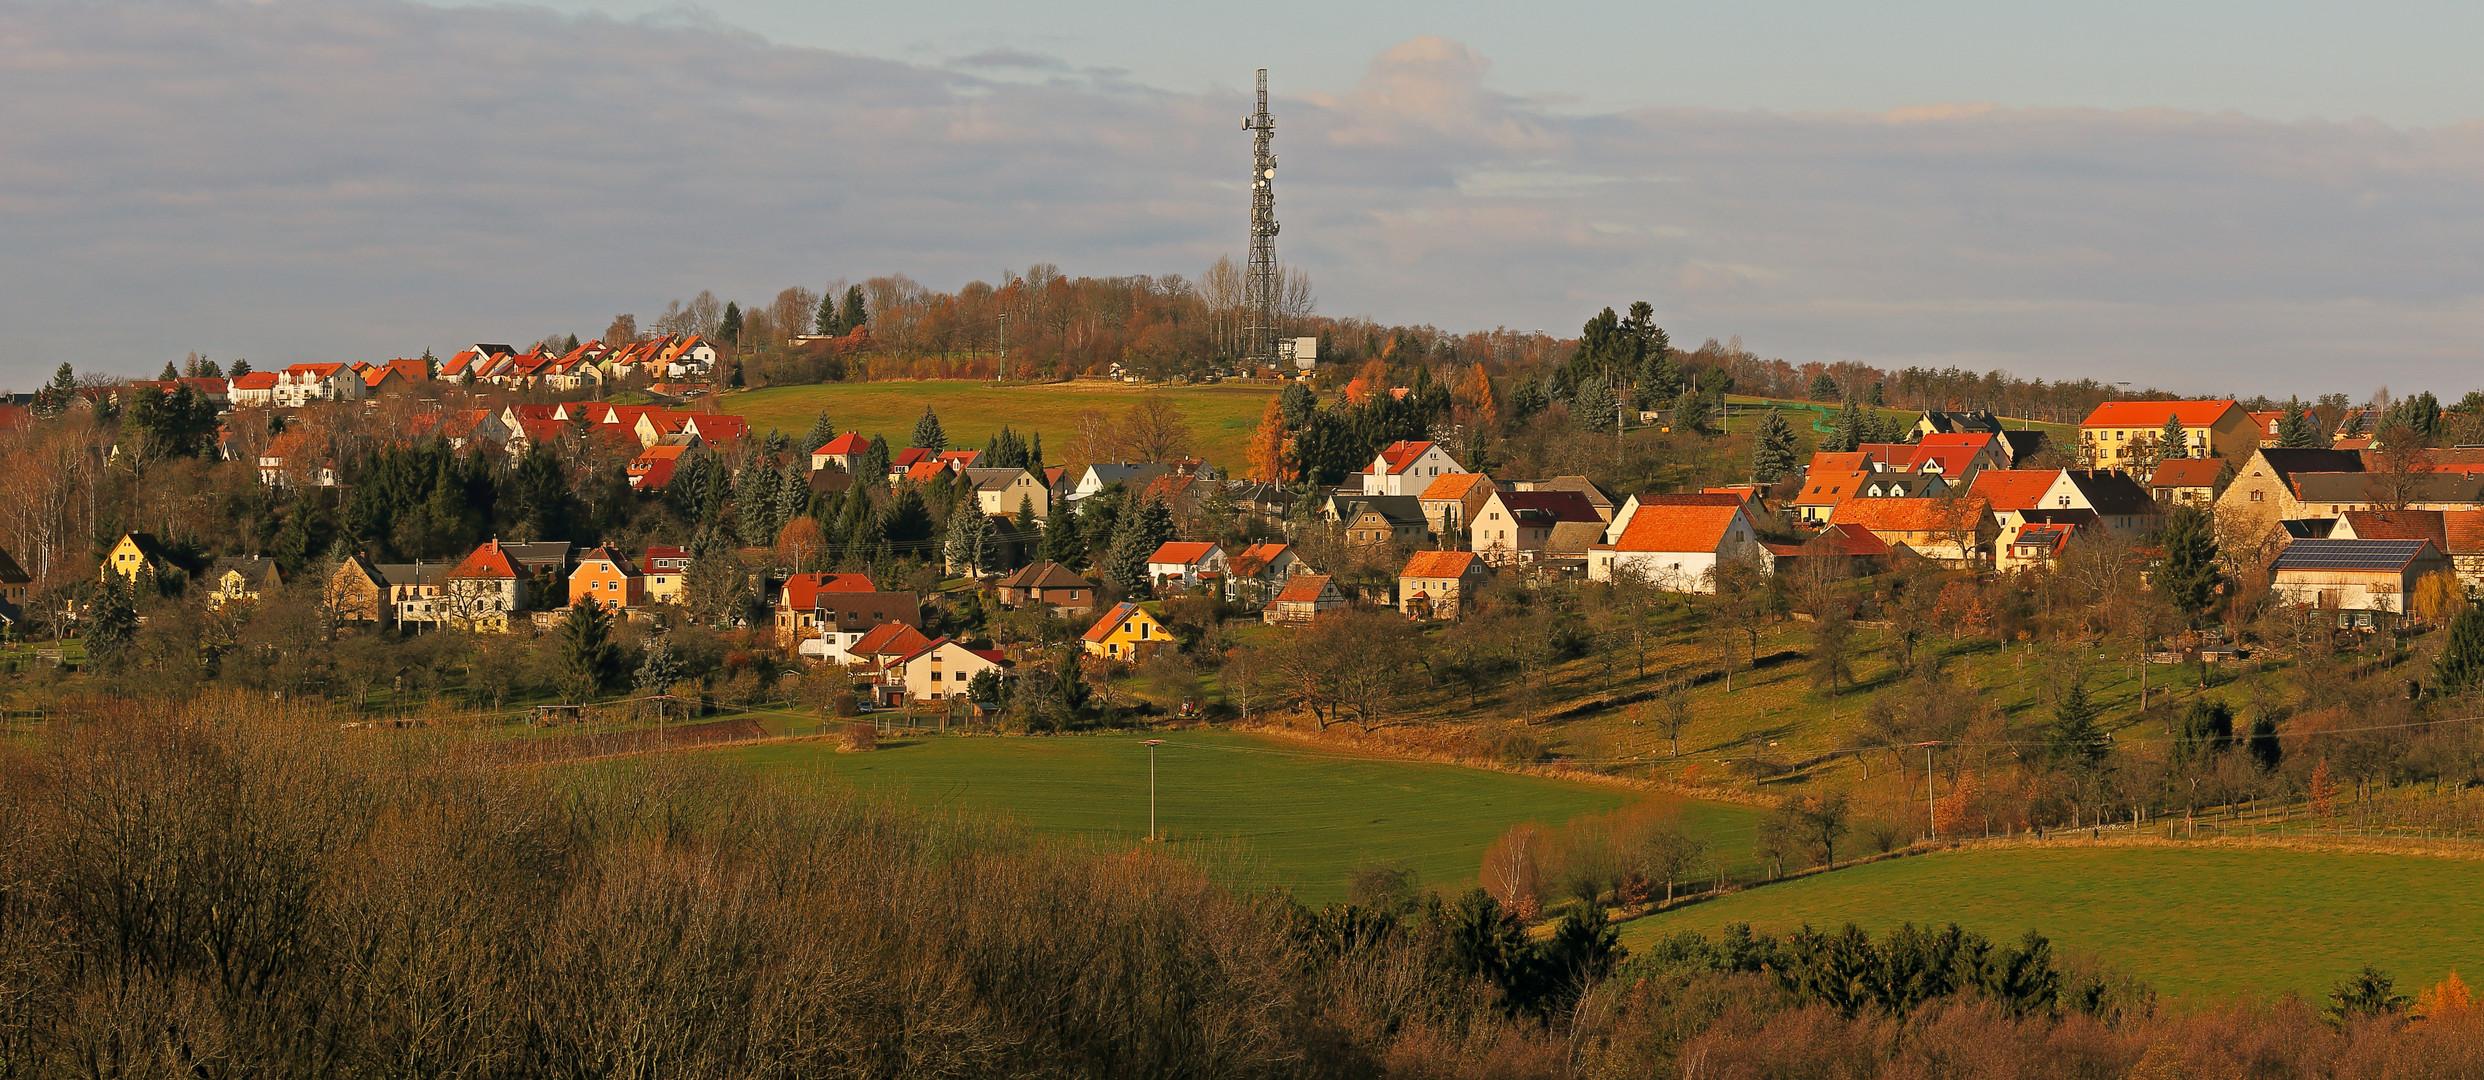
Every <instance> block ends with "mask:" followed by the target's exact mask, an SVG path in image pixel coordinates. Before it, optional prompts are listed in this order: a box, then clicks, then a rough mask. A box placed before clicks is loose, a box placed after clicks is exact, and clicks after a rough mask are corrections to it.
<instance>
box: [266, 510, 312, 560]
mask: <svg viewBox="0 0 2484 1080" xmlns="http://www.w3.org/2000/svg"><path fill="white" fill-rule="evenodd" d="M310 516H311V511H310V507H309V505H308V504H307V500H305V501H304V502H300V503H296V504H294V506H293V508H292V510H291V512H289V513H287V514H286V515H285V523H284V525H283V526H282V527H280V528H278V529H277V530H276V553H275V554H276V569H278V570H280V571H283V572H284V575H285V576H286V577H288V578H290V577H293V576H295V575H297V574H300V573H301V572H302V567H303V566H304V565H305V564H307V563H309V562H310V549H311V535H310Z"/></svg>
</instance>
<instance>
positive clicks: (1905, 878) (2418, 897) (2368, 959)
mask: <svg viewBox="0 0 2484 1080" xmlns="http://www.w3.org/2000/svg"><path fill="white" fill-rule="evenodd" d="M1737 922H1746V923H1750V924H1751V925H1753V926H1754V927H1758V928H1762V929H1773V930H1784V929H1792V928H1794V927H1797V926H1800V925H1803V924H1805V923H1809V924H1811V925H1813V926H1818V927H1824V928H1827V927H1836V926H1841V925H1843V924H1845V923H1848V922H1853V923H1857V924H1860V925H1861V926H1863V927H1864V928H1865V929H1868V930H1872V931H1874V932H1878V931H1882V930H1886V929H1889V928H1891V927H1895V926H1897V925H1899V924H1900V923H1906V922H1912V923H1914V924H1916V925H1918V926H1923V925H1941V924H1946V923H1952V922H1954V923H1957V924H1959V925H1961V926H1964V927H1967V928H1969V929H1972V930H1976V931H1979V932H1981V933H1983V934H1984V935H1985V936H1987V937H1990V938H1993V939H1995V940H1996V941H2001V940H2014V939H2016V938H2017V937H2018V936H2019V935H2020V934H2022V933H2024V932H2026V931H2027V930H2029V929H2033V930H2037V931H2039V932H2041V933H2043V934H2044V935H2045V936H2046V937H2048V938H2051V939H2052V941H2053V947H2054V949H2055V950H2056V951H2057V952H2060V951H2064V950H2067V951H2070V952H2075V953H2084V954H2090V955H2094V956H2096V957H2098V958H2099V959H2101V960H2103V961H2104V962H2105V963H2107V964H2108V965H2110V966H2112V967H2114V968H2117V969H2119V970H2122V971H2127V972H2130V973H2132V974H2134V975H2137V976H2139V977H2140V978H2143V979H2146V980H2147V981H2148V982H2150V983H2152V984H2154V985H2155V987H2156V988H2157V990H2158V992H2160V993H2162V994H2165V995H2167V996H2169V997H2172V996H2198V995H2206V994H2260V995H2264V996H2268V997H2275V996H2277V995H2280V994H2283V993H2286V992H2288V991H2292V992H2294V993H2297V994H2300V995H2302V996H2303V998H2304V999H2305V1000H2318V999H2320V998H2321V997H2323V996H2325V995H2326V994H2327V992H2328V989H2329V988H2330V987H2331V986H2333V985H2335V984H2336V983H2337V981H2338V980H2340V979H2343V978H2345V977H2346V976H2347V975H2349V974H2352V973H2353V972H2355V971H2357V970H2359V969H2361V968H2362V966H2363V965H2365V964H2372V965H2374V966H2377V967H2379V968H2381V969H2382V970H2384V971H2388V972H2390V973H2391V974H2392V975H2394V976H2396V978H2397V980H2398V983H2399V985H2400V987H2401V988H2403V989H2405V990H2406V991H2407V992H2408V993H2409V994H2410V995H2411V994H2412V993H2414V992H2415V991H2416V990H2417V989H2420V988H2421V987H2424V986H2429V985H2431V984H2432V983H2433V982H2435V981H2438V980H2439V979H2440V978H2441V977H2442V976H2443V975H2446V974H2448V973H2449V972H2450V971H2451V970H2453V969H2455V970H2457V971H2458V972H2460V973H2461V976H2462V977H2464V978H2473V977H2474V976H2475V975H2476V974H2477V973H2479V972H2484V861H2476V860H2467V859H2457V858H2447V857H2440V856H2423V855H2401V854H2380V853H2360V852H2349V851H2337V850H2318V849H2294V848H2288V847H2281V846H2275V845H2270V846H2232V847H2210V846H2205V845H2202V846H2198V847H2177V846H2138V845H2129V846H2122V845H2111V844H2107V845H2099V846H2059V847H2051V846H2046V847H2035V846H2030V847H1998V848H1985V849H1981V850H1965V851H1952V852H1941V853H1936V854H1929V855H1920V856H1914V857H1911V858H1903V859H1891V860H1887V861H1883V862H1877V863H1872V864H1869V865H1866V866H1858V867H1853V868H1851V869H1846V870H1838V871H1834V872H1831V873H1826V874H1819V875H1815V876H1812V877H1807V878H1801V879H1797V880H1794V881H1789V882H1785V883H1783V884H1777V885H1768V886H1763V887H1760V888H1755V889H1750V890H1747V891H1744V892H1740V893H1736V894H1733V895H1731V896H1727V897H1724V898H1721V899H1718V900H1714V901H1710V902H1707V903H1702V904H1693V905H1690V906H1687V907H1682V908H1676V909H1674V910H1672V911H1669V912H1666V913H1664V914H1662V915H1655V916H1650V917H1647V918H1644V919H1640V920H1637V921H1635V922H1632V923H1630V924H1629V925H1627V926H1625V927H1624V928H1623V941H1624V942H1625V943H1627V944H1630V945H1631V946H1633V947H1637V948H1643V947H1645V946H1646V945H1647V944H1648V943H1650V942H1652V941H1654V940H1656V939H1657V938H1658V937H1661V936H1662V935H1665V934H1670V933H1673V932H1675V931H1679V930H1697V931H1701V932H1703V933H1708V934H1714V933H1715V932H1716V931H1717V930H1718V929H1719V928H1721V927H1723V926H1725V925H1727V924H1729V923H1737Z"/></svg>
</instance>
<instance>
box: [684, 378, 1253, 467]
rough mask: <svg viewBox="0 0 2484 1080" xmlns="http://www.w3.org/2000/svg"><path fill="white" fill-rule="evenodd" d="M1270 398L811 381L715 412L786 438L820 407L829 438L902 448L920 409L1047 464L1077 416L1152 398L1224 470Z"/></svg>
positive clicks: (1108, 387) (948, 427) (1226, 392)
mask: <svg viewBox="0 0 2484 1080" xmlns="http://www.w3.org/2000/svg"><path fill="white" fill-rule="evenodd" d="M1276 391H1277V388H1276V387H1275V386H1274V385H1272V384H1269V383H1222V384H1217V385H1214V386H1151V387H1147V388H1145V389H1143V390H1142V389H1141V388H1140V387H1138V386H1132V385H1129V384H1125V383H1112V382H1102V381H1097V380H1082V381H1079V382H1072V383H1015V384H1008V385H1001V384H995V383H981V382H965V381H957V380H945V381H940V380H935V381H924V382H872V383H821V384H818V385H815V386H780V387H770V388H768V389H766V390H753V391H750V392H748V393H739V394H727V395H725V396H724V397H722V398H721V399H719V400H718V401H717V403H716V408H717V409H718V410H719V411H722V412H730V413H736V414H739V415H740V416H742V417H743V418H744V419H747V420H749V421H750V426H751V430H753V431H758V432H765V431H767V430H768V429H769V428H771V427H773V428H775V429H777V430H779V431H782V432H784V433H786V434H787V435H790V436H793V437H795V438H800V437H802V434H803V433H804V432H806V431H809V430H810V428H811V422H812V421H813V420H815V419H817V418H818V417H819V414H820V412H821V411H822V410H825V411H826V412H827V413H828V419H829V420H830V421H831V422H833V423H834V424H836V427H837V430H838V431H859V432H862V433H863V434H864V435H865V436H869V435H874V434H877V435H882V436H885V437H887V439H888V444H889V446H891V447H903V446H905V445H906V439H907V437H908V436H909V435H911V434H913V432H914V422H915V420H916V419H917V418H919V417H921V416H922V415H923V410H924V409H925V408H927V407H928V408H930V409H931V410H932V411H933V412H935V413H938V414H939V416H940V426H941V429H942V430H943V431H944V432H946V433H947V435H948V436H949V442H950V444H951V445H954V446H976V447H980V446H982V445H983V444H984V442H985V441H986V440H988V439H990V438H991V437H992V436H993V435H994V434H996V433H998V432H999V431H1000V429H1001V426H1002V425H1004V424H1006V425H1008V426H1009V427H1011V428H1013V429H1015V430H1017V431H1018V432H1019V433H1020V434H1025V433H1028V432H1036V433H1040V434H1041V435H1042V436H1043V437H1044V449H1045V452H1046V456H1048V457H1050V458H1051V459H1052V460H1054V461H1056V462H1057V461H1059V460H1061V458H1060V454H1061V450H1062V449H1063V448H1064V447H1066V446H1068V445H1069V439H1070V431H1071V422H1072V421H1073V420H1074V419H1075V418H1076V417H1077V416H1078V414H1079V413H1081V412H1084V411H1086V410H1088V409H1102V410H1104V411H1105V412H1106V413H1107V414H1110V415H1112V416H1114V417H1115V418H1116V419H1118V418H1119V416H1120V415H1121V414H1122V413H1125V412H1128V411H1129V409H1130V406H1131V404H1132V403H1134V402H1136V401H1137V400H1138V399H1139V397H1140V396H1141V395H1142V394H1150V393H1152V394H1159V395H1162V396H1163V397H1165V398H1167V399H1169V400H1171V401H1172V402H1173V405H1174V407H1175V408H1176V409H1178V410H1180V412H1181V414H1182V416H1183V418H1185V419H1187V420H1189V421H1190V430H1191V437H1192V447H1191V453H1192V455H1193V456H1195V457H1198V458H1201V459H1203V460H1206V461H1210V462H1214V463H1216V464H1218V465H1221V466H1224V467H1226V468H1228V469H1234V468H1239V467H1240V465H1241V463H1242V460H1243V457H1244V448H1245V447H1246V446H1247V445H1248V443H1249V442H1250V437H1251V432H1252V431H1253V430H1254V429H1256V428H1257V427H1258V426H1259V414H1260V413H1261V411H1262V410H1264V409H1265V408H1266V407H1267V402H1268V398H1269V396H1270V395H1273V394H1275V393H1276ZM803 449H805V450H808V449H810V448H809V447H804V448H803Z"/></svg>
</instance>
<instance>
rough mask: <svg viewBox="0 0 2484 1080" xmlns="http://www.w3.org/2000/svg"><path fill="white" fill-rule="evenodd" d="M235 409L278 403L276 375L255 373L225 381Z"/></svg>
mask: <svg viewBox="0 0 2484 1080" xmlns="http://www.w3.org/2000/svg"><path fill="white" fill-rule="evenodd" d="M225 385H226V386H227V387H228V390H227V392H228V393H230V394H231V395H232V398H233V405H234V407H235V408H243V407H250V406H264V405H273V404H275V403H276V373H275V372H273V371H253V372H251V373H250V374H248V375H236V376H233V377H232V378H231V379H228V380H225Z"/></svg>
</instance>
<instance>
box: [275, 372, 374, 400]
mask: <svg viewBox="0 0 2484 1080" xmlns="http://www.w3.org/2000/svg"><path fill="white" fill-rule="evenodd" d="M364 389H365V387H364V386H363V382H362V377H361V376H359V375H356V374H354V370H353V369H352V368H350V367H347V366H345V365H343V364H295V365H293V366H291V367H288V368H286V369H284V370H283V371H280V372H277V373H276V388H275V404H278V405H282V406H284V407H286V408H290V409H298V408H301V407H302V406H303V405H304V404H306V403H309V402H313V401H358V400H360V399H361V398H362V396H363V391H364Z"/></svg>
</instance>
